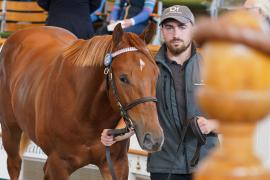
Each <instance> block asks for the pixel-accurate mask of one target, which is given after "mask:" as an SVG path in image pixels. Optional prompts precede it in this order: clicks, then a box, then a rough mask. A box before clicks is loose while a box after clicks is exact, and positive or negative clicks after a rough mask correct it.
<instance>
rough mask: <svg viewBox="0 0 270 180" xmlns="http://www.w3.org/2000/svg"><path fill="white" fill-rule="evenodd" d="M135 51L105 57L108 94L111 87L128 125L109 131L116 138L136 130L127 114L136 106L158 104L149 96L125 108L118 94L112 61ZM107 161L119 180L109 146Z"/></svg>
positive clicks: (115, 53)
mask: <svg viewBox="0 0 270 180" xmlns="http://www.w3.org/2000/svg"><path fill="white" fill-rule="evenodd" d="M133 51H138V49H137V48H135V47H128V48H123V49H120V50H118V51H116V52H114V53H108V54H107V55H106V56H105V59H104V65H105V69H104V74H105V75H106V82H107V92H109V88H110V86H111V88H112V92H113V95H114V97H115V99H116V103H117V105H118V107H119V109H120V113H121V116H122V117H123V119H124V121H125V124H126V127H125V128H122V129H110V130H109V131H108V134H109V135H112V136H114V137H115V136H118V135H122V134H125V133H127V132H129V131H130V130H131V129H133V128H134V124H133V123H132V119H131V118H130V116H129V114H128V112H127V111H128V110H130V109H132V108H133V107H135V106H137V105H138V104H141V103H145V102H157V98H156V97H152V96H149V97H142V98H139V99H135V100H133V101H132V102H131V103H129V104H127V105H126V106H123V105H122V103H121V99H120V96H119V93H118V91H117V88H116V86H115V81H114V76H113V70H112V61H113V58H115V57H116V56H119V55H120V54H124V53H127V52H133ZM108 94H109V93H108ZM106 159H107V162H108V167H109V170H110V172H111V175H112V178H113V180H117V178H116V174H115V171H114V169H113V164H112V160H111V156H110V147H109V146H106Z"/></svg>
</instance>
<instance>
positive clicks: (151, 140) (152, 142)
mask: <svg viewBox="0 0 270 180" xmlns="http://www.w3.org/2000/svg"><path fill="white" fill-rule="evenodd" d="M163 142H164V136H163V134H162V136H161V137H154V136H153V135H151V133H146V134H145V135H144V138H143V147H142V148H143V149H144V150H147V151H159V150H160V149H161V146H162V145H163Z"/></svg>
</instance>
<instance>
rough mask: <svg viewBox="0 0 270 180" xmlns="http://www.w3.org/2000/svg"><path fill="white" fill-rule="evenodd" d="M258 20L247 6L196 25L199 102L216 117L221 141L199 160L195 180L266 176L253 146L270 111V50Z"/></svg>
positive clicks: (262, 178)
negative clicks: (259, 125) (257, 127)
mask: <svg viewBox="0 0 270 180" xmlns="http://www.w3.org/2000/svg"><path fill="white" fill-rule="evenodd" d="M258 19H260V18H259V17H257V16H256V15H255V14H251V13H249V12H246V11H238V12H229V13H227V14H224V16H223V17H221V18H219V19H217V20H216V21H210V20H202V21H201V23H199V24H198V26H197V31H196V33H195V39H196V40H197V41H198V43H199V44H203V48H202V55H203V59H204V66H203V72H202V75H203V78H204V80H205V86H203V87H201V88H200V89H199V91H198V93H197V97H198V102H199V104H200V106H201V107H202V109H203V110H204V111H205V112H206V113H207V114H208V115H209V117H210V118H215V119H218V121H219V123H220V132H221V133H222V135H223V138H222V139H223V141H222V144H221V145H220V147H218V148H216V149H215V150H214V152H213V153H212V154H211V155H210V156H209V157H208V158H206V159H205V160H204V161H202V163H201V164H199V167H198V170H197V171H196V172H197V173H196V174H195V180H269V179H270V172H267V171H266V170H265V169H264V168H263V167H262V165H261V162H260V161H259V159H258V158H257V157H256V156H255V155H254V153H253V145H252V140H253V139H252V135H253V131H254V128H255V125H256V122H257V121H259V120H260V119H262V118H263V117H264V116H266V115H267V114H268V113H269V112H270V51H269V50H267V48H266V47H265V46H268V49H269V48H270V39H269V37H267V36H269V34H268V33H266V32H264V31H263V23H262V21H259V20H258ZM267 34H268V35H267Z"/></svg>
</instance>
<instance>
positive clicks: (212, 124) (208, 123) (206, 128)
mask: <svg viewBox="0 0 270 180" xmlns="http://www.w3.org/2000/svg"><path fill="white" fill-rule="evenodd" d="M197 122H198V125H199V128H200V130H201V132H202V133H203V134H209V133H210V132H217V128H218V123H217V121H216V120H214V119H206V118H204V117H201V116H198V120H197Z"/></svg>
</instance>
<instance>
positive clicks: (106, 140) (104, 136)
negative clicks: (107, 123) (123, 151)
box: [100, 129, 116, 146]
mask: <svg viewBox="0 0 270 180" xmlns="http://www.w3.org/2000/svg"><path fill="white" fill-rule="evenodd" d="M108 131H109V129H104V130H103V131H102V133H101V138H100V141H101V142H102V144H104V146H111V145H113V144H114V143H115V142H116V141H115V140H114V138H113V136H110V135H108Z"/></svg>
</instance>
